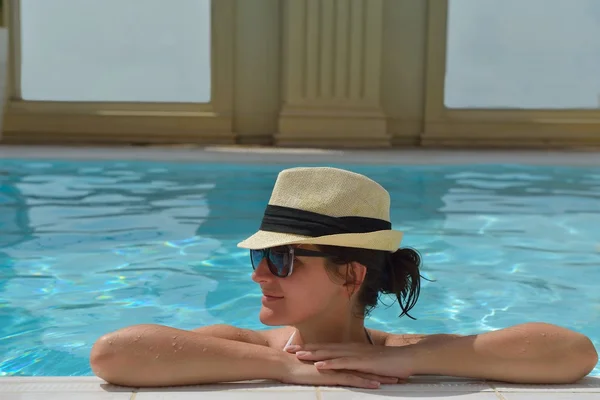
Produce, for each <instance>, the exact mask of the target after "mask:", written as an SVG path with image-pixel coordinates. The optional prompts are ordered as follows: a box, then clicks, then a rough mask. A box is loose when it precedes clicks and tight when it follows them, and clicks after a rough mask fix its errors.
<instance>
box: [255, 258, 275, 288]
mask: <svg viewBox="0 0 600 400" xmlns="http://www.w3.org/2000/svg"><path fill="white" fill-rule="evenodd" d="M274 278H275V276H273V274H272V273H271V271H269V266H268V265H267V259H266V258H263V259H262V260H261V262H260V263H259V264H258V266H257V267H256V268H255V269H254V271H253V272H252V280H253V281H254V282H256V283H262V282H267V281H272V280H273V279H274Z"/></svg>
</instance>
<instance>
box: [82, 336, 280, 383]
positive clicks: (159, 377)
mask: <svg viewBox="0 0 600 400" xmlns="http://www.w3.org/2000/svg"><path fill="white" fill-rule="evenodd" d="M199 332H202V333H199ZM199 332H191V331H185V330H180V329H175V328H170V327H167V326H162V325H135V326H132V327H128V328H124V329H121V330H118V331H116V332H113V333H110V334H107V335H105V336H103V337H101V338H100V339H99V340H98V341H97V342H96V343H95V344H94V346H93V348H92V351H91V354H90V363H91V366H92V369H93V371H94V373H95V374H96V375H97V376H99V377H100V378H102V379H104V380H106V381H107V382H110V383H113V384H117V385H123V386H175V385H191V384H203V383H216V382H228V381H240V380H252V379H275V380H277V379H279V378H280V376H281V371H282V370H283V369H284V368H283V367H284V365H286V361H287V362H288V363H289V360H286V359H285V357H289V355H288V354H286V353H285V352H284V351H281V350H279V351H278V350H275V349H272V348H269V347H267V346H266V344H267V343H266V342H264V341H263V343H264V344H263V343H260V341H261V339H262V338H261V336H260V334H257V333H256V332H250V331H245V330H242V329H238V328H234V327H230V326H225V325H223V326H216V327H207V328H202V329H201V330H199ZM207 332H212V333H213V334H216V335H222V336H225V337H239V338H240V339H241V341H237V340H228V339H224V338H221V337H215V336H211V335H208V334H203V333H207Z"/></svg>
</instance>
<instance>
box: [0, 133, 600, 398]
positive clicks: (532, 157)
mask: <svg viewBox="0 0 600 400" xmlns="http://www.w3.org/2000/svg"><path fill="white" fill-rule="evenodd" d="M3 159H37V160H40V159H47V160H59V159H70V160H136V161H143V160H147V161H169V162H173V161H176V162H197V163H202V162H206V163H218V162H227V163H231V162H235V163H250V164H287V165H289V164H294V163H297V164H310V163H321V164H337V163H343V164H385V165H392V164H406V165H433V164H437V165H440V164H464V163H471V164H472V163H476V164H528V165H564V166H599V165H600V153H599V152H593V151H545V150H544V151H530V150H467V151H465V150H430V149H427V150H424V149H392V150H322V149H279V148H258V147H206V148H200V147H193V146H187V147H186V146H171V147H64V146H63V147H60V146H6V145H0V160H3ZM386 397H394V398H400V399H402V398H404V399H407V398H421V399H424V400H427V399H437V398H441V397H448V398H452V399H456V400H462V399H469V400H492V399H501V400H541V399H554V400H559V399H560V400H567V399H576V400H592V399H594V400H600V377H587V378H585V379H583V380H582V381H580V382H579V383H577V384H573V385H513V384H505V383H497V382H483V381H477V380H465V379H456V378H446V377H417V378H413V379H411V380H410V381H409V382H408V383H405V384H401V385H385V386H383V387H381V388H380V389H378V390H357V389H352V388H341V387H311V386H290V385H282V384H277V383H271V382H264V381H261V382H240V383H232V384H224V385H205V386H189V387H177V388H155V389H141V388H124V387H118V386H113V385H108V384H106V383H105V382H104V381H102V380H100V379H98V378H95V377H2V378H0V399H2V400H17V399H19V400H33V399H44V400H55V399H56V400H58V399H61V400H62V399H65V400H67V399H89V400H102V399H111V400H126V399H131V400H134V399H135V400H151V399H156V400H158V399H169V400H171V399H173V400H179V399H200V398H201V399H203V400H204V399H209V400H210V399H240V400H241V399H248V400H251V399H256V400H259V399H260V400H269V399H283V398H285V399H288V400H308V399H317V400H342V399H376V398H380V399H382V398H386Z"/></svg>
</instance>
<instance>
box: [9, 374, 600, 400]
mask: <svg viewBox="0 0 600 400" xmlns="http://www.w3.org/2000/svg"><path fill="white" fill-rule="evenodd" d="M386 397H393V398H398V399H409V398H410V399H412V398H420V399H423V400H428V399H429V400H432V399H438V398H443V397H447V398H452V399H455V400H494V399H496V400H498V399H499V400H542V399H544V400H570V399H575V400H598V399H600V378H591V377H588V378H584V379H583V380H582V381H581V382H580V383H579V384H575V385H556V386H549V385H513V384H505V383H491V382H488V383H486V382H482V381H470V380H463V379H456V378H443V377H440V378H434V377H419V378H414V379H411V380H410V381H409V382H408V383H404V384H399V385H385V386H382V387H381V388H380V389H376V390H361V389H352V388H344V387H312V386H291V385H282V384H277V383H271V382H265V381H260V382H239V383H231V384H226V385H205V386H183V387H171V388H150V389H141V388H125V387H118V386H113V385H108V384H106V383H105V382H104V381H102V380H100V379H98V378H95V377H57V378H52V377H47V378H41V377H35V378H20V377H19V378H15V377H9V378H0V398H1V399H2V400H17V399H18V400H34V399H35V400H37V399H43V400H59V399H60V400H70V399H73V400H75V399H77V400H104V399H106V400H159V399H169V400H187V399H202V400H211V399H228V400H236V399H237V400H270V399H274V400H275V399H283V398H285V399H288V400H311V399H312V400H342V399H344V400H345V399H373V400H374V399H383V398H386Z"/></svg>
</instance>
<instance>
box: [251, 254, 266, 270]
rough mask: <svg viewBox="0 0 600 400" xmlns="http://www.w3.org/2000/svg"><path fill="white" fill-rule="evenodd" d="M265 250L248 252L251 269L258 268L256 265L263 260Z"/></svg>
mask: <svg viewBox="0 0 600 400" xmlns="http://www.w3.org/2000/svg"><path fill="white" fill-rule="evenodd" d="M265 253H266V251H265V250H250V261H251V262H252V269H256V268H258V264H260V262H261V261H262V259H263V258H265Z"/></svg>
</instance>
